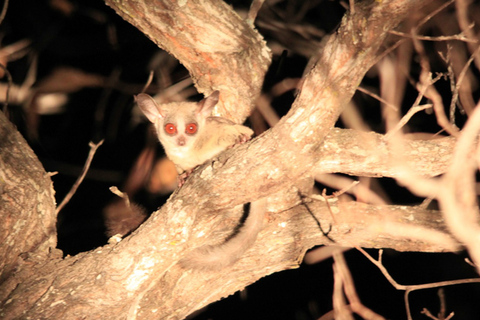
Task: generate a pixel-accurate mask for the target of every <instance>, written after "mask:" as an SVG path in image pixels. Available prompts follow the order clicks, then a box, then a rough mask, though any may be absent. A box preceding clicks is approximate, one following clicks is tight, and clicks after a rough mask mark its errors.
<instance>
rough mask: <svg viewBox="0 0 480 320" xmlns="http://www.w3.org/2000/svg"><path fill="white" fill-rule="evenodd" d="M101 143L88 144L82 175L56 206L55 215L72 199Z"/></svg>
mask: <svg viewBox="0 0 480 320" xmlns="http://www.w3.org/2000/svg"><path fill="white" fill-rule="evenodd" d="M103 141H104V140H101V141H100V142H99V143H96V144H95V143H93V142H90V143H89V144H88V146H89V147H90V152H89V153H88V157H87V160H86V161H85V165H84V166H83V169H82V173H81V174H80V176H79V177H78V178H77V181H75V183H74V184H73V186H72V188H71V189H70V191H69V192H68V193H67V195H66V196H65V198H63V200H62V202H61V203H60V204H59V205H58V207H57V209H56V210H55V213H56V214H57V215H58V213H59V212H60V210H62V209H63V207H64V206H65V205H66V204H67V203H68V202H69V201H70V199H71V198H72V197H73V195H74V194H75V192H76V191H77V189H78V187H79V186H80V184H81V183H82V181H83V179H84V178H85V176H86V175H87V172H88V169H89V168H90V164H91V163H92V160H93V156H94V155H95V152H97V149H98V147H100V146H101V145H102V144H103Z"/></svg>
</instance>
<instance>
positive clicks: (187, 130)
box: [185, 123, 197, 134]
mask: <svg viewBox="0 0 480 320" xmlns="http://www.w3.org/2000/svg"><path fill="white" fill-rule="evenodd" d="M195 132H197V125H196V124H195V123H189V124H187V126H186V127H185V133H187V134H194V133H195Z"/></svg>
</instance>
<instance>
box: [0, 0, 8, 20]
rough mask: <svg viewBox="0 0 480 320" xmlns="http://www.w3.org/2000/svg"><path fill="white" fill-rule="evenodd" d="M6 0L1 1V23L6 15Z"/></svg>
mask: <svg viewBox="0 0 480 320" xmlns="http://www.w3.org/2000/svg"><path fill="white" fill-rule="evenodd" d="M8 1H9V0H5V2H4V3H3V8H2V13H0V24H2V22H3V20H4V19H5V16H6V15H7V8H8Z"/></svg>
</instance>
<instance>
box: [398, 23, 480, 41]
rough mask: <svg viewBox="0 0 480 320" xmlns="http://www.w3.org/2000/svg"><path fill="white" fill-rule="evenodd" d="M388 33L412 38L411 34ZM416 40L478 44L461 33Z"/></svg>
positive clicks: (424, 37) (471, 26)
mask: <svg viewBox="0 0 480 320" xmlns="http://www.w3.org/2000/svg"><path fill="white" fill-rule="evenodd" d="M470 28H473V24H472V25H470ZM389 33H391V34H394V35H396V36H401V37H405V38H411V39H412V38H413V36H412V35H411V34H408V33H405V32H400V31H396V30H391V31H389ZM417 39H418V40H426V41H449V40H458V41H464V42H473V43H478V41H477V40H475V39H468V38H466V37H465V35H464V34H463V33H460V34H454V35H451V36H438V37H429V36H421V35H417Z"/></svg>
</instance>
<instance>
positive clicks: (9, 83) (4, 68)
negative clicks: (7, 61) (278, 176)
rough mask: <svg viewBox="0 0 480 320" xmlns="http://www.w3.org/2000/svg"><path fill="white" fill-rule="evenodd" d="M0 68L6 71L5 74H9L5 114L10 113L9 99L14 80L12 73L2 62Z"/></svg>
mask: <svg viewBox="0 0 480 320" xmlns="http://www.w3.org/2000/svg"><path fill="white" fill-rule="evenodd" d="M0 69H2V70H3V72H5V75H6V76H7V80H8V85H7V90H6V91H5V102H4V103H3V113H4V114H5V115H8V101H9V100H10V88H11V87H12V86H13V80H12V75H11V74H10V72H9V71H8V69H7V68H6V67H5V66H4V65H3V64H1V63H0Z"/></svg>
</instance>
